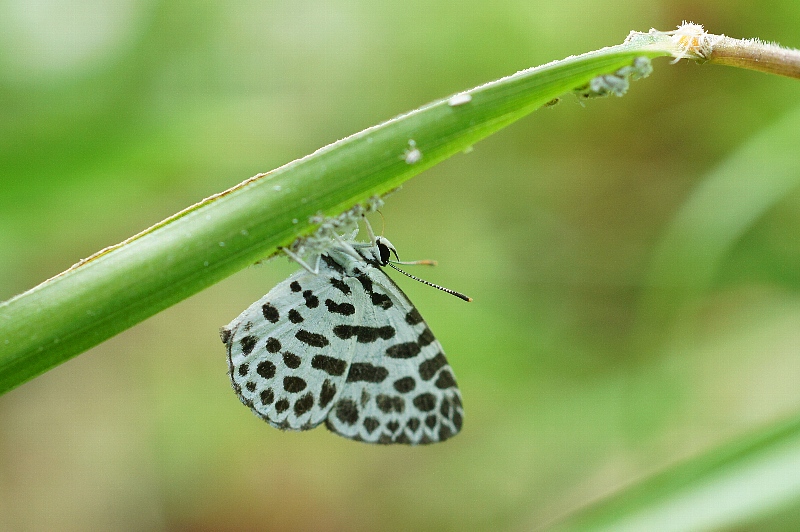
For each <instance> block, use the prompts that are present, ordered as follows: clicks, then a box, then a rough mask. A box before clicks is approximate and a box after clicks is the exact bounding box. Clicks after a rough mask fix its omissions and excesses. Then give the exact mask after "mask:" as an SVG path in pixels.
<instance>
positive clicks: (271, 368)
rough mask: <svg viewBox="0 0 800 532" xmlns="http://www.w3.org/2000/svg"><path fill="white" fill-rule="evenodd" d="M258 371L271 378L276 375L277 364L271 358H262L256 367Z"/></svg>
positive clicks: (266, 377)
mask: <svg viewBox="0 0 800 532" xmlns="http://www.w3.org/2000/svg"><path fill="white" fill-rule="evenodd" d="M256 373H258V374H259V375H261V376H262V377H264V378H265V379H267V380H269V379H271V378H273V377H274V376H275V364H273V363H272V362H270V361H269V360H262V361H261V362H259V363H258V366H257V367H256Z"/></svg>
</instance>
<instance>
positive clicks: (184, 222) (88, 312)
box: [0, 36, 670, 393]
mask: <svg viewBox="0 0 800 532" xmlns="http://www.w3.org/2000/svg"><path fill="white" fill-rule="evenodd" d="M669 53H670V52H669V50H657V49H654V47H653V42H652V39H651V38H649V37H647V36H642V37H641V38H638V39H634V40H629V42H627V43H625V44H622V45H619V46H614V47H609V48H604V49H602V50H598V51H595V52H591V53H588V54H584V55H582V56H577V57H571V58H567V59H565V60H563V61H557V62H553V63H549V64H547V65H543V66H541V67H537V68H534V69H529V70H525V71H522V72H518V73H516V74H514V75H512V76H509V77H506V78H503V79H500V80H497V81H495V82H492V83H488V84H486V85H482V86H480V87H477V88H475V89H472V90H470V91H469V94H470V95H471V97H472V100H471V101H470V102H468V103H465V104H463V105H459V106H451V105H448V102H447V100H440V101H437V102H434V103H431V104H429V105H426V106H424V107H421V108H419V109H417V110H414V111H412V112H410V113H408V114H405V115H402V116H399V117H397V118H394V119H392V120H389V121H387V122H385V123H383V124H380V125H378V126H375V127H372V128H369V129H366V130H364V131H362V132H360V133H357V134H355V135H353V136H351V137H348V138H346V139H343V140H341V141H339V142H336V143H334V144H331V145H329V146H327V147H325V148H322V149H320V150H318V151H316V152H314V153H313V154H311V155H308V156H306V157H304V158H302V159H299V160H297V161H293V162H291V163H289V164H287V165H285V166H282V167H280V168H278V169H276V170H273V171H272V172H270V173H268V174H265V175H259V176H256V177H254V178H252V179H250V180H248V181H246V182H244V183H242V184H241V185H239V186H237V187H234V188H233V189H231V190H229V191H226V192H224V193H222V194H218V195H216V196H214V197H211V198H209V199H207V200H205V201H203V202H201V203H199V204H197V205H195V206H193V207H190V208H188V209H186V210H185V211H182V212H181V213H178V214H177V215H175V216H173V217H171V218H169V219H167V220H165V221H164V222H162V223H160V224H158V225H157V226H155V227H153V228H150V229H148V230H147V231H145V232H143V233H141V234H139V235H137V236H135V237H133V238H131V239H129V240H127V241H125V242H123V243H122V244H120V245H118V246H114V247H113V248H111V249H109V250H107V251H105V252H102V253H100V254H98V255H96V256H94V257H92V258H90V260H87V261H84V262H83V263H81V264H79V265H78V266H76V267H73V268H71V269H70V270H67V271H66V272H64V273H62V274H60V275H58V276H56V277H54V278H53V279H50V280H48V281H46V282H44V283H42V284H40V285H39V286H36V287H35V288H33V289H32V290H29V291H28V292H25V293H23V294H21V295H19V296H17V297H15V298H13V299H11V300H9V301H7V302H5V303H3V304H2V305H0V393H2V392H5V391H8V390H10V389H12V388H14V387H15V386H18V385H19V384H21V383H23V382H25V381H26V380H28V379H31V378H33V377H34V376H36V375H38V374H40V373H42V372H44V371H46V370H48V369H49V368H52V367H53V366H55V365H57V364H60V363H61V362H64V361H65V360H67V359H69V358H70V357H73V356H75V355H77V354H79V353H81V352H82V351H84V350H86V349H88V348H90V347H92V346H94V345H97V344H98V343H100V342H102V341H103V340H106V339H107V338H109V337H111V336H113V335H115V334H117V333H119V332H121V331H123V330H125V329H126V328H128V327H131V326H132V325H134V324H136V323H138V322H140V321H142V320H144V319H145V318H147V317H149V316H152V315H153V314H155V313H157V312H159V311H160V310H163V309H165V308H167V307H168V306H170V305H172V304H174V303H177V302H178V301H181V300H182V299H185V298H187V297H189V296H190V295H192V294H195V293H197V292H199V291H200V290H202V289H204V288H206V287H208V286H210V285H212V284H214V283H216V282H217V281H220V280H221V279H224V278H225V277H227V276H229V275H231V274H233V273H235V272H236V271H238V270H241V269H242V268H245V267H247V266H248V265H250V264H253V263H254V262H255V261H257V260H259V259H262V258H264V257H266V256H269V255H271V254H274V253H275V252H276V250H277V248H278V247H279V246H282V245H287V244H289V243H290V242H292V241H293V240H294V239H295V238H296V237H297V236H299V235H303V234H309V233H310V232H312V231H313V230H314V229H315V227H313V226H312V225H311V223H310V222H309V218H310V217H311V216H313V215H314V214H316V213H318V212H322V213H324V214H326V215H336V214H339V213H341V212H343V211H344V210H346V209H349V208H350V207H352V206H353V205H355V204H357V203H360V202H364V201H365V200H366V199H368V198H369V197H371V196H373V195H383V194H385V193H387V192H389V191H391V190H392V189H394V188H396V187H397V186H399V185H400V184H401V183H403V182H404V181H405V180H407V179H409V178H410V177H412V176H413V175H415V174H418V173H419V172H421V171H422V170H424V169H426V168H428V167H430V166H432V165H434V164H436V163H438V162H440V161H442V160H444V159H446V158H448V157H451V156H452V155H454V154H457V153H459V152H461V151H463V150H464V149H466V148H468V147H469V146H471V145H472V144H474V143H475V142H477V141H479V140H481V139H482V138H484V137H486V136H488V135H490V134H491V133H494V132H495V131H497V130H499V129H501V128H503V127H505V126H507V125H508V124H511V123H512V122H514V121H515V120H518V119H519V118H521V117H523V116H525V115H526V114H528V113H530V112H532V111H533V110H535V109H537V108H538V107H540V106H541V105H543V104H544V103H546V102H548V101H549V100H551V99H553V98H555V97H557V96H559V95H561V94H564V93H565V92H568V91H571V90H573V89H575V88H576V87H580V86H583V85H585V84H586V83H588V82H589V81H590V80H591V79H592V78H594V77H596V76H598V75H601V74H608V73H612V72H615V71H616V70H617V69H619V68H621V67H625V66H628V65H630V64H631V63H632V61H633V60H634V58H636V57H638V56H647V57H657V56H663V55H669ZM412 139H413V140H414V142H415V143H416V146H417V148H418V149H419V150H420V151H421V153H422V158H421V159H420V160H419V161H418V162H416V163H414V164H408V163H407V162H406V161H405V160H404V158H403V154H404V151H405V150H406V149H407V148H408V145H409V141H410V140H412Z"/></svg>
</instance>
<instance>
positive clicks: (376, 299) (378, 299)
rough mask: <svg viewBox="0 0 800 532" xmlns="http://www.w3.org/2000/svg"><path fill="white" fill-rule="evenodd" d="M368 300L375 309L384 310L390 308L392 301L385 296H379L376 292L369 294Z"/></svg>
mask: <svg viewBox="0 0 800 532" xmlns="http://www.w3.org/2000/svg"><path fill="white" fill-rule="evenodd" d="M370 299H371V300H372V304H373V305H375V306H376V307H380V308H382V309H384V310H387V309H390V308H392V305H393V303H392V300H391V299H390V298H389V296H387V295H386V294H379V293H378V292H373V293H372V294H370Z"/></svg>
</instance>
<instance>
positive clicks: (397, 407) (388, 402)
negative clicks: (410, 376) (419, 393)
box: [375, 394, 406, 414]
mask: <svg viewBox="0 0 800 532" xmlns="http://www.w3.org/2000/svg"><path fill="white" fill-rule="evenodd" d="M375 403H376V404H377V405H378V409H380V411H381V412H383V413H384V414H390V413H391V412H398V413H403V410H405V409H406V402H405V401H404V400H403V398H402V397H398V396H396V395H385V394H380V395H378V396H377V397H375Z"/></svg>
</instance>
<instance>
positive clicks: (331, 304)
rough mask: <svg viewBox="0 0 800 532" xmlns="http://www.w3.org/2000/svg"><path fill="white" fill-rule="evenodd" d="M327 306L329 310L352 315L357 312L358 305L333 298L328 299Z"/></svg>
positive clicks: (343, 314)
mask: <svg viewBox="0 0 800 532" xmlns="http://www.w3.org/2000/svg"><path fill="white" fill-rule="evenodd" d="M325 306H326V307H327V308H328V312H331V313H334V314H341V315H342V316H352V315H353V314H355V313H356V307H354V306H353V305H351V304H350V303H337V302H335V301H333V300H332V299H326V300H325Z"/></svg>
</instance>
